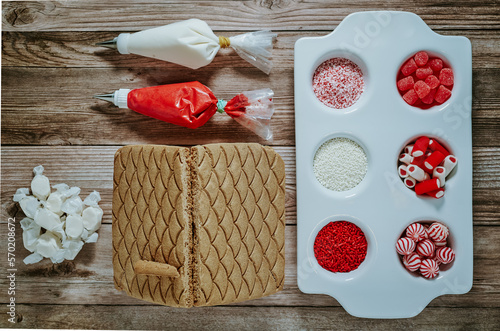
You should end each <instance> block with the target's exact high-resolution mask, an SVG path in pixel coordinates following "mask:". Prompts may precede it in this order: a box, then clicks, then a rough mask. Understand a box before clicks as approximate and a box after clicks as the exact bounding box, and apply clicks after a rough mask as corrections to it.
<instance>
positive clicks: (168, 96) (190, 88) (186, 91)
mask: <svg viewBox="0 0 500 331" xmlns="http://www.w3.org/2000/svg"><path fill="white" fill-rule="evenodd" d="M127 106H128V108H130V109H132V110H134V111H136V112H138V113H141V114H143V115H146V116H150V117H153V118H156V119H159V120H161V121H165V122H168V123H172V124H175V125H180V126H184V127H186V128H190V129H196V128H198V127H200V126H202V125H203V124H205V123H206V122H207V121H208V120H209V119H210V118H211V117H212V116H213V115H214V114H215V112H216V111H217V98H216V97H215V96H214V94H213V93H212V91H211V90H210V89H209V88H208V87H206V86H205V85H203V84H201V83H200V82H189V83H179V84H170V85H160V86H151V87H145V88H140V89H135V90H132V91H130V93H129V94H128V96H127Z"/></svg>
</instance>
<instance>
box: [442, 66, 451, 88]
mask: <svg viewBox="0 0 500 331" xmlns="http://www.w3.org/2000/svg"><path fill="white" fill-rule="evenodd" d="M439 81H440V82H441V84H443V85H446V86H451V85H453V82H454V79H453V71H452V70H451V69H450V68H443V69H442V70H441V72H440V73H439Z"/></svg>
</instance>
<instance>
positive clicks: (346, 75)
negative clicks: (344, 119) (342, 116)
mask: <svg viewBox="0 0 500 331" xmlns="http://www.w3.org/2000/svg"><path fill="white" fill-rule="evenodd" d="M364 85H365V83H364V80H363V72H362V71H361V69H360V68H359V67H358V65H357V64H356V63H354V62H352V61H350V60H348V59H344V58H339V57H336V58H332V59H329V60H326V61H325V62H323V63H322V64H321V65H320V66H319V67H318V68H317V69H316V71H315V72H314V77H313V90H314V94H316V97H317V98H318V99H319V100H320V101H321V102H323V103H324V104H325V105H327V106H328V107H331V108H335V109H344V108H347V107H350V106H352V105H353V104H354V103H355V102H356V101H358V99H359V98H360V96H361V94H362V93H363V90H364Z"/></svg>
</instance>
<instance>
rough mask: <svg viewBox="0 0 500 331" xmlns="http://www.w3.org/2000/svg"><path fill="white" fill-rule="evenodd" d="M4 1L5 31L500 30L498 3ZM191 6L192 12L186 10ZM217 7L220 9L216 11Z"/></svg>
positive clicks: (426, 0) (423, 1)
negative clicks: (373, 24)
mask: <svg viewBox="0 0 500 331" xmlns="http://www.w3.org/2000/svg"><path fill="white" fill-rule="evenodd" d="M190 4H192V2H188V1H175V2H174V1H164V2H160V1H157V2H151V1H148V0H141V1H133V0H128V1H117V0H114V1H105V2H103V1H97V0H92V1H50V2H48V1H5V2H4V3H3V10H2V26H3V30H4V31H75V30H77V31H92V30H93V31H95V30H100V31H105V30H108V31H109V30H112V31H137V30H141V29H145V28H150V27H153V26H158V25H163V24H169V23H172V22H174V21H178V20H184V19H189V18H192V17H196V18H200V19H203V20H206V21H207V22H208V23H209V25H210V26H211V27H212V29H214V30H226V31H227V30H230V31H236V30H255V29H262V28H271V29H274V30H288V31H290V30H305V29H309V30H333V28H334V27H335V26H336V25H338V24H339V23H340V21H342V19H344V18H345V16H347V15H348V14H350V13H353V12H357V11H362V10H363V11H366V10H380V9H384V10H403V11H411V12H415V13H416V14H418V15H420V16H421V17H422V18H423V19H424V21H425V22H426V23H427V24H429V25H430V26H431V27H432V28H442V29H470V30H475V29H498V28H499V27H500V22H499V20H498V14H499V13H500V7H499V6H498V3H497V2H495V1H480V0H474V1H463V0H462V1H455V2H454V3H453V4H452V5H451V4H442V3H439V2H438V3H436V2H434V1H431V0H422V1H419V2H418V6H416V5H415V3H414V2H413V1H407V2H399V1H395V0H393V1H384V2H382V1H377V2H373V1H369V0H357V1H355V2H353V1H346V0H343V1H335V2H330V1H300V2H298V1H289V0H286V1H198V2H196V6H190ZM186 6H189V10H186ZM215 8H216V9H215Z"/></svg>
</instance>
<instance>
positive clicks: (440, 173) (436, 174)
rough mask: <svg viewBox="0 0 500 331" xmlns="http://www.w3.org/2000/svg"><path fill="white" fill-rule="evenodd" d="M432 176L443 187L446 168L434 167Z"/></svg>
mask: <svg viewBox="0 0 500 331" xmlns="http://www.w3.org/2000/svg"><path fill="white" fill-rule="evenodd" d="M432 178H437V179H439V184H440V185H441V187H443V186H444V183H445V182H446V169H445V168H444V167H441V166H438V167H435V168H434V170H433V171H432Z"/></svg>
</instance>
